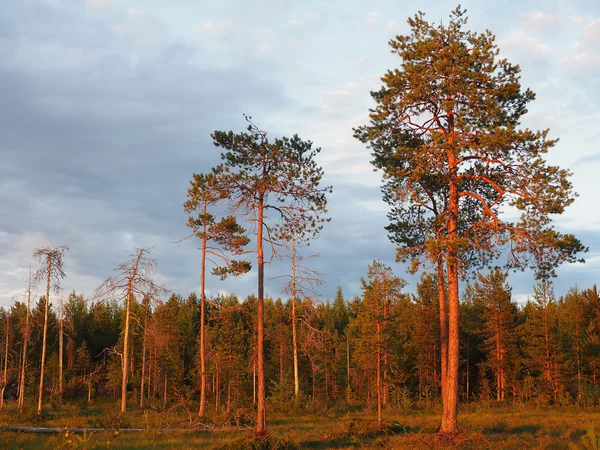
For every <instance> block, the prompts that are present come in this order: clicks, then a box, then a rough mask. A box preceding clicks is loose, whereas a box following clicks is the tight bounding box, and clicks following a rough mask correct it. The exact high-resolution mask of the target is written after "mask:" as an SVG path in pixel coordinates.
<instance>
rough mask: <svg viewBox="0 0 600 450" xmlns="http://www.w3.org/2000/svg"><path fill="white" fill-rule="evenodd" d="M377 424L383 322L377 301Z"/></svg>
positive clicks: (378, 420) (379, 409) (378, 417)
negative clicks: (380, 318)
mask: <svg viewBox="0 0 600 450" xmlns="http://www.w3.org/2000/svg"><path fill="white" fill-rule="evenodd" d="M377 423H378V424H379V426H380V427H381V322H380V320H379V300H377Z"/></svg>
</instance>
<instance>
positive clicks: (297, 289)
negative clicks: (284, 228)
mask: <svg viewBox="0 0 600 450" xmlns="http://www.w3.org/2000/svg"><path fill="white" fill-rule="evenodd" d="M307 245H308V242H307V241H302V240H298V239H297V238H295V237H290V241H289V244H288V247H289V250H290V252H289V254H287V255H283V256H282V257H283V258H285V259H289V261H290V273H289V274H286V275H281V276H278V277H275V278H279V279H284V280H287V281H285V284H284V292H285V293H286V294H288V295H290V297H291V300H292V351H293V358H294V396H295V397H296V398H298V397H299V395H300V376H299V371H298V322H299V315H298V312H299V311H298V307H299V306H300V305H299V304H298V300H309V299H311V298H315V297H316V296H317V293H316V289H317V288H318V287H319V286H321V285H322V284H323V281H322V280H321V278H320V276H321V274H320V273H319V272H317V271H316V270H313V269H311V268H309V267H308V266H307V265H306V264H305V261H307V260H309V259H312V258H316V257H318V256H319V254H318V253H311V254H309V255H307V256H303V255H301V254H300V253H299V252H298V247H302V246H307Z"/></svg>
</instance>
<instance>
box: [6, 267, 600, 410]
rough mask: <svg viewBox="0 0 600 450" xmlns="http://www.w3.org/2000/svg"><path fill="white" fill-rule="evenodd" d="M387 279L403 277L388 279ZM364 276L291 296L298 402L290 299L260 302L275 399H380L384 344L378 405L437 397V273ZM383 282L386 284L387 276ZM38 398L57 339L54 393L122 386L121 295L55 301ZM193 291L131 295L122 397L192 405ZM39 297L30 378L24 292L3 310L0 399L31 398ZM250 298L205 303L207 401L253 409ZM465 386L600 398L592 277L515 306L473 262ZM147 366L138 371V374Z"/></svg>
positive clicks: (337, 402) (55, 400)
mask: <svg viewBox="0 0 600 450" xmlns="http://www.w3.org/2000/svg"><path fill="white" fill-rule="evenodd" d="M397 281H398V283H396V287H402V286H403V285H404V283H403V280H401V279H397ZM381 289H382V284H381V283H377V280H376V279H375V280H374V279H371V278H368V279H366V280H363V295H362V296H361V297H355V298H352V299H349V298H345V297H344V294H343V292H342V289H341V288H339V289H338V291H337V295H336V296H335V299H334V300H333V301H331V302H318V301H316V300H314V299H311V298H306V299H304V300H296V302H297V303H296V308H297V314H298V348H299V355H298V361H299V381H300V394H299V396H298V397H297V398H296V399H295V396H294V379H293V355H292V320H291V317H292V315H291V314H292V313H291V301H290V300H289V299H282V298H277V299H274V298H267V299H266V300H265V335H266V337H265V364H266V366H265V369H266V379H267V399H268V407H269V409H270V410H282V411H287V410H289V409H291V408H316V409H327V408H332V407H336V406H344V407H345V406H346V405H347V404H352V405H359V406H360V405H364V406H366V407H375V406H376V403H377V386H376V380H377V357H376V355H377V353H378V349H379V350H380V354H381V371H382V373H381V379H382V383H383V387H382V392H383V394H382V395H383V404H384V407H386V406H387V407H391V408H394V409H395V410H405V409H409V408H411V407H413V406H414V405H431V404H433V403H435V402H438V401H439V400H440V399H439V393H440V348H439V346H440V343H439V323H440V321H439V307H438V304H439V303H438V293H437V279H436V278H435V277H433V276H431V275H428V274H424V275H423V276H422V277H421V281H420V283H419V284H418V286H417V289H416V292H417V293H416V294H414V295H413V294H406V293H403V292H402V290H401V289H399V288H397V289H389V290H387V291H385V292H383V293H382V291H381ZM383 289H385V286H384V287H383ZM51 302H52V305H51V307H50V311H49V317H48V323H49V326H48V341H47V342H48V350H47V352H48V354H47V357H46V361H47V367H46V371H45V373H46V376H45V380H44V389H45V392H46V394H45V396H48V397H47V399H48V400H49V401H50V402H51V403H52V404H53V405H54V406H56V405H58V404H59V403H60V401H61V393H60V386H61V383H60V380H59V376H60V373H61V372H60V370H59V354H60V353H59V341H60V329H61V327H62V330H63V336H64V349H63V365H64V369H63V373H62V376H63V382H62V390H63V392H62V399H63V400H65V401H70V402H82V403H84V404H85V403H89V402H95V401H97V400H98V399H103V400H110V399H114V400H115V401H117V400H118V399H119V398H120V389H121V358H122V355H123V333H122V332H123V324H124V318H125V309H124V306H123V305H122V304H121V302H120V301H119V300H118V299H117V298H114V299H110V300H103V301H97V300H88V299H86V298H84V297H83V296H82V295H80V294H77V293H76V292H72V293H70V294H69V295H68V296H67V297H66V298H64V300H59V297H54V298H51ZM199 303H200V302H199V298H198V296H197V295H196V294H195V293H192V294H190V295H188V296H182V295H178V294H172V295H171V296H170V297H168V299H166V300H165V301H151V302H149V301H148V299H147V298H134V299H133V301H132V316H131V317H132V320H131V324H132V325H131V327H132V328H131V336H132V337H131V338H130V341H129V345H130V355H132V357H131V363H130V367H129V368H128V370H129V381H128V397H129V402H132V403H133V402H135V403H137V404H153V405H160V404H164V405H167V406H168V405H171V404H177V403H182V402H187V403H188V404H190V405H194V403H197V402H198V396H199V388H198V386H199V379H200V376H199V366H198V353H199V347H198V335H199ZM44 304H45V300H44V297H43V296H42V297H40V298H39V300H37V302H35V301H33V299H32V305H31V311H30V314H29V329H30V338H29V345H28V350H27V351H28V355H27V360H26V362H27V368H26V370H25V371H24V373H25V376H24V377H22V376H21V364H22V356H23V348H24V341H25V334H26V330H27V316H28V314H27V304H26V301H23V300H19V301H16V302H15V303H14V304H13V305H12V306H11V307H9V308H3V309H1V310H0V333H1V336H2V338H1V339H2V340H1V341H0V342H2V351H1V366H0V367H1V369H2V374H3V383H2V385H3V393H4V399H5V401H16V398H17V395H18V391H19V387H20V384H21V383H24V388H25V403H26V404H28V403H29V402H33V400H34V398H35V397H36V395H37V389H38V385H37V383H38V381H39V372H40V358H41V348H42V329H43V323H44ZM256 307H257V302H256V298H255V297H254V296H249V297H247V298H238V297H237V296H235V295H228V296H219V297H216V298H213V299H211V300H209V301H208V303H207V310H206V320H207V322H206V323H207V329H206V333H207V341H206V342H207V354H206V364H207V369H206V370H207V411H208V413H213V414H214V413H218V414H226V415H234V414H241V412H243V411H249V410H250V408H252V407H253V402H254V401H255V400H256V364H255V359H256V317H257V315H256ZM460 308H461V311H460V315H461V328H460V329H461V337H460V342H461V347H460V384H461V389H460V395H461V396H462V398H463V400H465V401H468V402H474V401H477V402H486V403H489V402H493V401H504V402H520V403H523V402H532V403H535V404H559V405H568V404H574V403H578V404H580V405H596V404H598V401H599V400H600V379H599V378H600V351H599V350H600V325H599V323H600V321H599V317H600V296H599V293H598V290H597V288H596V286H594V287H591V288H586V289H582V288H579V287H576V286H574V287H572V288H571V289H570V290H569V292H568V293H567V294H566V295H565V296H563V297H560V298H556V297H555V296H554V294H553V289H552V285H551V284H550V283H547V282H542V283H540V284H538V285H537V286H536V287H535V293H534V295H533V297H532V298H531V299H529V300H528V301H527V302H526V303H524V304H517V303H515V302H514V301H513V300H512V299H511V288H510V286H509V284H508V283H507V274H506V273H505V272H502V271H500V270H493V271H491V272H489V273H481V274H479V275H477V277H476V279H475V280H474V281H473V282H471V283H469V284H468V285H467V286H466V288H465V289H464V294H463V297H462V301H461V305H460ZM142 377H144V382H142Z"/></svg>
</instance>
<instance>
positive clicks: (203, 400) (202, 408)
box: [198, 202, 207, 417]
mask: <svg viewBox="0 0 600 450" xmlns="http://www.w3.org/2000/svg"><path fill="white" fill-rule="evenodd" d="M206 208H207V204H206V202H204V214H206ZM206 232H207V224H206V220H205V221H204V237H203V239H202V267H201V274H200V284H201V291H202V292H201V296H200V409H199V410H198V417H204V416H205V415H206V409H205V406H206V336H205V333H206V330H205V322H206V319H205V314H206V246H207V237H206Z"/></svg>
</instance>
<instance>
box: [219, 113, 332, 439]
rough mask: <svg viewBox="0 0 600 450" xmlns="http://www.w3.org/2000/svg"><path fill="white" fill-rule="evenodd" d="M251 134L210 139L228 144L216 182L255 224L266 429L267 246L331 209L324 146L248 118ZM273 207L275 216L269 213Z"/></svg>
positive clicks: (261, 407) (261, 408)
mask: <svg viewBox="0 0 600 450" xmlns="http://www.w3.org/2000/svg"><path fill="white" fill-rule="evenodd" d="M248 121H249V123H250V124H249V126H248V132H247V133H239V134H234V133H233V132H232V131H230V132H224V131H215V132H214V133H213V134H212V138H213V140H214V143H215V145H216V146H217V147H221V148H223V149H224V152H223V153H222V154H221V157H222V159H223V163H222V164H221V165H220V166H218V167H217V168H215V169H214V173H215V175H216V176H217V177H218V185H219V186H220V187H221V188H223V189H224V190H225V192H227V196H228V197H229V199H230V200H229V201H230V206H231V208H232V210H234V211H236V212H238V213H240V214H242V215H244V216H245V217H246V219H247V220H249V221H252V222H254V223H255V230H256V253H257V266H258V295H257V297H258V298H257V300H258V303H257V308H258V309H257V315H258V316H257V318H258V320H257V374H258V398H257V400H258V401H257V421H256V432H257V434H258V435H264V434H266V432H267V428H266V404H265V387H266V385H265V368H264V264H265V255H264V245H265V243H267V244H269V245H270V246H271V249H272V250H275V246H276V245H280V244H281V243H283V242H288V241H289V240H290V238H291V237H292V236H293V237H294V238H296V239H299V240H302V241H304V240H307V239H309V238H311V237H313V236H315V235H317V234H318V232H319V231H320V230H321V228H322V223H323V222H324V221H325V220H326V219H325V218H324V217H323V216H324V214H326V213H327V197H326V194H327V193H328V192H330V191H331V188H330V187H325V188H323V187H321V186H320V183H321V179H322V177H323V170H322V169H321V167H319V166H318V165H317V162H316V160H315V157H316V155H317V154H318V153H319V151H320V149H313V148H312V142H310V141H303V140H301V139H300V138H299V137H298V136H297V135H294V136H293V137H292V138H286V137H283V138H277V139H274V140H273V141H269V139H268V137H267V133H266V132H264V131H261V130H260V129H259V128H258V127H257V126H256V125H254V124H253V123H252V122H251V121H250V119H249V118H248ZM269 212H273V213H274V214H275V215H276V216H275V217H269V215H268V213H269Z"/></svg>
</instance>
